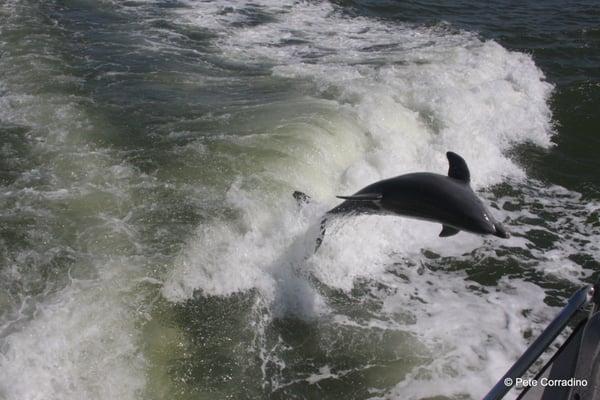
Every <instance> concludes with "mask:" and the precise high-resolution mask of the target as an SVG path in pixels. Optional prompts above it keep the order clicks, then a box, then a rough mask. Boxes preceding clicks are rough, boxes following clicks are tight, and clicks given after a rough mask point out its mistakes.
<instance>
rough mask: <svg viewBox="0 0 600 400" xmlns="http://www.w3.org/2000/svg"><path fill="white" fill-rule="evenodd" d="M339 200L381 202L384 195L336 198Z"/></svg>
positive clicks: (370, 194)
mask: <svg viewBox="0 0 600 400" xmlns="http://www.w3.org/2000/svg"><path fill="white" fill-rule="evenodd" d="M335 197H337V198H338V199H342V200H352V201H377V200H381V198H382V197H383V195H382V194H381V193H357V194H353V195H352V196H335Z"/></svg>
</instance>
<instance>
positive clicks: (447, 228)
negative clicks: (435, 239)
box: [440, 225, 459, 237]
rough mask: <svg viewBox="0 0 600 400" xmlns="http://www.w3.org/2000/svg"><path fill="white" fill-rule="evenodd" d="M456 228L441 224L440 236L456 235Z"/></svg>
mask: <svg viewBox="0 0 600 400" xmlns="http://www.w3.org/2000/svg"><path fill="white" fill-rule="evenodd" d="M458 232H459V231H458V229H456V228H453V227H451V226H448V225H442V231H441V232H440V237H448V236H452V235H456V234H457V233H458Z"/></svg>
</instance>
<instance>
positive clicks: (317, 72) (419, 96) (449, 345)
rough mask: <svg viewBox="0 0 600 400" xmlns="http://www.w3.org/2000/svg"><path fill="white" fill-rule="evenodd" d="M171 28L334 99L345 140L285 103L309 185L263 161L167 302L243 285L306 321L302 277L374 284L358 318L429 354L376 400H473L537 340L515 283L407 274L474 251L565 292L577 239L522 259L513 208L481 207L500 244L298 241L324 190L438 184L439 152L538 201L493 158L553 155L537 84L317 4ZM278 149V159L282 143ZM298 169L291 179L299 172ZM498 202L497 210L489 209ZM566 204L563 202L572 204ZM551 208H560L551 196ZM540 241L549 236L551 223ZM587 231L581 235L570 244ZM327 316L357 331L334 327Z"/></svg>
mask: <svg viewBox="0 0 600 400" xmlns="http://www.w3.org/2000/svg"><path fill="white" fill-rule="evenodd" d="M248 9H252V10H254V11H257V12H262V13H265V14H267V15H268V16H269V18H271V20H270V21H268V22H264V23H258V24H245V22H246V17H247V13H244V12H242V10H246V11H247V10H248ZM178 22H179V23H183V24H190V25H193V26H200V27H204V28H206V29H208V30H210V31H212V32H214V33H216V34H217V36H218V39H217V41H216V45H217V46H218V47H219V49H220V50H221V51H222V52H223V54H224V56H225V57H227V59H229V60H237V61H239V62H240V63H255V64H256V65H259V66H263V67H264V66H265V65H266V66H268V67H269V68H270V69H271V72H272V75H273V77H274V78H277V79H292V80H301V81H308V82H311V83H312V84H313V88H314V89H313V90H314V92H313V94H312V95H313V96H314V97H315V98H326V99H329V100H330V101H332V102H334V103H337V107H336V108H334V109H331V108H330V109H328V110H327V111H326V115H327V116H328V117H329V118H338V117H339V116H343V118H344V119H345V120H346V121H348V123H349V124H350V125H351V126H352V127H353V129H352V130H351V134H347V132H348V131H347V127H344V128H343V129H344V131H345V132H346V134H345V135H342V134H341V132H340V130H339V127H336V126H335V125H333V126H329V127H328V128H327V130H326V131H325V132H323V130H319V128H318V127H317V124H316V123H315V121H317V119H318V118H316V117H315V115H314V114H311V115H308V116H305V114H303V109H302V107H298V109H297V113H298V115H299V116H302V117H303V118H304V121H305V123H304V125H303V126H302V129H303V130H304V132H303V133H302V135H305V136H308V137H310V138H311V139H312V137H313V136H314V137H315V140H318V142H317V143H319V144H321V143H322V144H323V147H324V149H325V151H323V152H322V153H315V152H313V151H311V150H310V148H309V147H306V149H307V150H306V151H305V153H304V154H302V150H301V149H302V147H300V150H299V152H296V153H295V160H294V162H298V158H300V161H303V160H302V157H305V159H306V161H304V162H305V163H306V164H317V165H318V164H323V165H326V167H324V168H321V170H320V171H319V175H320V176H318V178H317V177H316V178H315V179H311V180H308V181H307V180H306V179H305V180H301V179H299V178H298V175H302V174H298V172H297V171H293V172H290V169H289V168H285V167H280V164H273V166H274V167H273V168H271V169H270V170H269V171H268V172H265V174H264V175H262V176H261V177H259V178H257V177H256V176H253V177H245V178H242V179H241V182H240V181H238V182H237V183H236V184H235V185H234V186H233V187H232V190H231V191H230V193H229V196H228V204H229V206H230V207H232V208H233V209H235V210H237V212H239V213H240V218H239V219H238V220H237V222H236V223H231V222H228V221H221V220H219V221H217V222H215V223H212V224H210V223H209V224H207V225H203V226H202V227H200V229H199V230H198V235H197V236H196V237H194V238H193V239H192V240H190V242H189V244H188V247H187V248H186V249H185V250H184V252H183V254H182V256H181V258H180V260H179V262H178V263H177V264H178V265H176V268H175V269H174V270H173V273H172V275H171V276H170V278H169V280H168V281H167V282H166V283H165V286H164V287H163V293H164V295H165V296H166V297H167V298H169V299H171V300H173V301H180V300H183V299H187V298H190V297H191V296H192V294H193V293H194V291H196V290H201V291H202V292H203V293H205V294H210V295H229V294H231V293H234V292H236V291H243V290H248V289H250V288H256V289H259V291H261V293H262V294H263V296H265V297H266V298H267V299H270V301H271V302H272V303H271V304H272V307H273V308H276V307H277V305H278V304H279V301H281V299H282V298H281V297H280V296H277V295H276V293H278V291H281V289H282V288H283V289H285V293H286V294H289V295H292V296H293V297H296V296H294V295H293V293H295V292H297V293H300V295H301V296H314V298H315V299H318V303H319V304H323V305H320V306H319V307H318V310H319V311H318V313H317V314H319V315H322V313H333V311H332V310H331V309H329V308H328V307H327V306H326V303H327V299H325V298H323V297H322V295H321V294H319V293H318V292H317V291H316V290H311V289H310V288H309V287H308V286H303V285H302V284H301V281H302V279H303V276H304V275H305V274H310V275H311V276H313V277H315V278H316V279H317V280H318V281H319V282H321V283H323V284H325V285H327V286H328V287H331V288H335V289H339V290H342V291H345V292H350V291H351V290H352V289H353V288H354V287H355V285H356V284H357V282H359V281H361V280H365V279H366V280H368V281H375V282H380V283H383V284H386V285H389V286H390V287H392V288H395V291H394V293H395V294H394V295H386V296H383V299H382V301H383V304H384V306H383V308H382V311H381V313H382V314H381V318H382V320H381V321H380V322H377V321H373V324H374V325H373V327H375V326H377V327H378V329H381V328H383V329H398V330H408V331H410V332H413V333H414V334H415V335H416V336H417V337H419V338H420V340H421V341H422V342H423V343H425V344H426V345H427V346H428V348H429V349H430V350H431V352H432V353H433V354H435V355H436V356H435V359H434V360H433V361H432V362H431V363H429V364H426V365H424V366H419V367H416V368H415V370H414V371H412V372H411V373H410V374H409V375H408V376H407V377H406V378H405V379H404V380H402V381H401V382H400V383H399V384H398V385H397V386H396V387H395V388H393V389H391V390H390V391H388V392H386V393H384V395H383V396H384V397H386V398H388V397H390V398H407V399H408V398H411V399H412V398H422V397H430V396H438V395H444V396H460V395H467V396H469V397H472V398H478V397H481V396H482V395H483V394H484V393H485V392H486V390H487V389H488V388H489V387H490V386H491V385H492V384H493V383H494V382H495V379H497V378H498V377H499V376H501V374H502V373H503V372H504V370H505V369H506V368H508V366H509V365H510V363H511V362H512V360H514V359H515V358H516V357H517V356H518V354H519V353H520V352H521V351H522V350H523V349H524V348H525V346H526V344H527V342H528V340H527V339H524V337H525V336H526V335H527V334H529V333H531V332H533V334H536V333H537V332H539V331H540V329H541V327H542V326H543V324H544V323H546V322H548V321H549V319H550V318H551V316H552V313H553V312H555V311H556V310H555V309H553V308H551V307H548V306H547V305H545V303H544V298H545V294H544V291H543V290H542V289H541V288H539V287H538V286H536V285H535V284H533V283H529V282H526V281H524V280H522V279H515V278H509V277H504V278H502V279H501V280H500V282H499V283H498V285H497V287H485V286H482V285H480V284H477V283H475V282H473V281H472V280H470V278H469V276H468V275H465V274H464V273H462V272H460V273H457V272H452V271H445V270H438V271H434V270H429V269H427V268H425V269H424V271H425V272H423V270H422V269H421V268H418V267H417V266H418V265H419V263H422V262H426V260H425V259H424V257H423V254H422V249H427V250H428V251H431V252H433V253H436V254H439V255H442V256H443V257H456V258H458V259H460V258H461V257H462V258H464V259H466V260H469V259H470V257H469V254H475V252H478V253H480V254H485V255H486V257H497V258H498V259H499V260H502V259H503V258H502V257H503V256H499V255H498V256H497V255H496V253H495V249H496V248H498V247H499V246H500V245H502V246H505V248H521V249H523V250H524V251H529V252H531V254H532V255H531V259H538V260H539V262H537V263H536V265H535V266H534V267H533V268H536V269H538V270H540V271H542V272H543V273H544V274H549V275H550V276H553V277H554V278H558V279H566V280H570V281H572V282H574V283H580V282H581V280H582V279H583V278H584V277H585V276H586V275H587V272H585V271H584V270H583V269H582V267H581V266H580V265H579V264H577V263H575V262H572V261H568V262H565V261H564V259H565V257H566V256H567V255H569V254H572V253H576V252H578V251H581V246H580V245H579V244H578V243H577V241H576V240H570V239H568V240H566V241H565V242H563V243H554V247H553V248H554V250H552V251H547V249H542V248H540V249H537V248H535V246H533V245H532V243H531V242H530V240H529V239H527V236H526V234H527V232H528V229H529V228H528V227H527V225H525V226H523V225H522V224H521V223H519V222H518V219H519V218H521V217H524V216H527V215H529V216H530V217H538V218H539V214H538V211H537V210H536V209H535V207H533V208H532V207H531V203H527V202H525V203H524V204H523V206H522V207H521V209H519V210H517V211H508V210H497V209H494V210H493V213H494V214H495V215H496V216H497V217H498V218H499V219H500V220H506V221H507V223H508V224H509V229H514V231H515V233H516V235H515V236H514V237H512V238H511V239H509V240H507V241H503V242H501V243H500V242H499V240H498V239H495V238H491V239H490V238H481V237H478V236H474V235H469V234H464V233H461V234H459V235H457V236H455V237H452V238H445V239H444V240H438V239H437V235H438V233H439V229H440V227H439V226H438V225H435V224H430V223H427V222H420V221H413V220H407V219H395V218H382V217H373V216H362V217H356V218H353V219H351V220H345V221H341V220H340V221H335V222H334V223H332V224H331V225H330V226H329V227H328V232H327V235H326V237H325V241H324V243H323V245H322V246H321V248H320V249H319V251H318V252H317V253H316V254H312V249H311V246H310V239H311V238H314V235H315V233H316V232H315V229H316V224H317V223H318V221H319V216H320V215H321V213H322V212H323V211H324V210H326V209H327V208H329V207H331V206H333V205H334V204H335V200H334V198H333V196H334V195H335V194H347V193H352V192H354V191H356V190H357V189H360V188H361V187H363V186H365V185H366V184H368V183H371V182H372V181H375V180H378V179H382V178H385V177H390V176H394V175H398V174H401V173H405V172H411V171H422V170H424V171H432V172H439V173H444V172H445V171H446V169H447V161H446V159H445V152H446V151H447V150H453V151H456V152H458V153H459V154H461V155H463V156H464V157H465V159H466V160H467V162H468V163H469V165H470V166H471V173H472V180H473V186H474V187H475V188H476V189H483V188H486V187H489V186H490V185H493V184H497V183H500V182H503V181H506V180H508V181H509V182H510V184H511V185H513V186H515V187H517V188H518V187H521V188H522V189H523V190H525V191H528V189H527V187H528V185H532V186H533V188H532V189H531V190H530V191H528V192H527V195H526V196H535V195H536V194H538V195H539V194H540V191H542V192H543V191H544V190H545V189H544V188H543V186H541V185H539V184H538V183H535V182H532V181H529V180H528V179H527V177H526V176H525V173H524V171H523V170H522V169H521V167H520V166H519V165H517V164H516V163H515V162H514V160H513V159H511V158H510V157H509V156H508V154H507V153H508V151H509V150H510V149H512V148H513V147H514V146H515V145H518V144H522V143H526V142H530V143H533V144H535V145H538V146H542V147H549V146H551V145H552V143H551V137H552V134H553V128H552V122H551V112H550V109H549V106H548V99H549V96H550V94H551V91H552V86H551V85H550V84H549V83H547V82H546V81H545V78H544V75H543V73H542V72H541V71H540V70H539V68H537V67H536V65H535V64H534V62H533V60H532V59H531V57H530V56H529V55H526V54H522V53H518V52H511V51H508V50H506V49H505V48H503V47H502V46H500V45H499V44H497V43H496V42H494V41H483V40H481V39H479V38H478V37H476V36H475V35H473V34H471V33H468V32H456V31H450V30H449V29H448V28H447V27H444V26H440V27H433V28H424V27H416V26H412V25H405V26H402V25H400V24H397V23H394V24H388V23H386V22H382V21H376V20H373V19H368V18H360V17H358V18H357V17H350V16H345V15H343V14H342V13H341V12H339V10H337V9H336V8H335V7H334V6H332V5H330V4H327V3H303V2H299V3H298V2H295V3H289V4H288V3H286V4H283V3H281V2H270V1H259V2H255V1H253V2H252V3H250V2H225V1H224V2H219V3H211V4H210V5H208V4H205V3H194V2H189V8H188V9H186V10H185V12H183V13H181V14H180V16H179V19H178ZM315 101H321V100H317V99H315ZM311 116H312V117H313V119H311ZM319 117H320V116H319ZM284 129H285V127H284ZM273 131H275V129H273ZM280 131H281V130H278V131H277V132H280ZM316 131H317V132H318V135H315V134H314V133H315V132H316ZM268 133H269V132H266V134H268ZM323 133H326V135H325V137H326V138H330V137H332V138H335V139H336V140H337V143H336V144H335V145H333V146H332V145H331V144H329V143H327V141H326V140H321V137H322V135H323ZM267 136H268V135H267ZM340 140H342V141H340ZM347 140H351V141H352V143H353V144H352V148H353V149H354V150H353V151H352V152H350V153H345V157H342V158H340V159H339V162H338V163H335V164H331V163H329V160H330V158H331V157H338V154H339V153H337V152H336V147H337V146H340V147H343V146H345V145H346V143H347V142H346V141H347ZM303 145H304V144H303ZM279 149H282V150H284V151H285V145H284V146H283V147H279ZM315 157H317V159H315ZM309 159H310V161H308V160H309ZM297 165H301V166H300V167H299V169H300V171H301V172H306V170H304V169H302V168H304V167H303V166H302V165H303V164H302V163H300V164H297ZM261 179H265V180H268V179H275V180H277V181H278V182H286V184H288V185H292V186H293V185H294V184H298V183H302V184H303V185H302V186H297V188H298V189H302V190H307V191H308V192H309V193H313V194H316V197H317V199H318V200H319V201H318V202H317V203H316V204H313V205H311V206H310V207H307V208H304V209H302V210H301V211H297V209H296V207H295V205H294V203H293V202H292V201H291V199H289V198H288V197H287V196H288V194H287V193H286V192H285V190H288V186H287V185H286V187H285V188H284V189H285V190H283V189H282V190H279V191H278V190H277V189H275V192H276V194H275V195H273V194H272V193H271V196H270V197H269V198H265V196H264V195H263V194H261V190H263V188H264V185H260V184H259V185H254V184H253V183H251V182H256V180H258V181H260V180H261ZM519 190H521V189H519ZM543 195H545V196H548V198H549V199H551V198H552V196H553V195H551V194H549V193H547V192H544V193H543ZM487 196H489V194H488V195H487ZM504 201H508V199H504V200H501V201H500V202H499V204H500V205H501V206H502V204H504ZM547 201H550V202H552V200H547ZM569 202H570V204H571V205H574V204H576V200H569ZM553 204H555V205H556V206H557V207H558V208H561V206H562V207H563V209H561V210H562V211H563V212H564V206H565V203H564V199H562V200H558V201H557V202H556V203H553ZM575 219H576V222H575V221H570V222H571V223H572V224H575V225H578V224H581V223H582V220H581V218H580V217H577V218H575ZM513 223H514V224H515V225H514V226H512V224H513ZM550 229H551V230H555V229H558V230H560V228H559V226H558V225H552V227H550ZM305 232H308V233H305ZM589 234H591V232H590V231H589V230H586V231H585V232H584V233H582V238H583V237H585V236H586V235H589ZM580 239H581V238H580ZM290 249H293V250H290ZM594 254H598V253H597V251H595V252H594ZM531 259H528V260H525V259H524V260H520V259H519V260H518V261H517V262H521V261H527V262H531ZM406 260H409V262H407V261H406ZM506 261H507V262H508V261H510V260H508V259H506ZM471 262H472V263H477V262H479V261H477V260H471ZM482 268H486V267H482ZM282 271H285V272H282ZM418 271H419V272H418ZM399 274H402V275H403V276H405V277H406V276H408V277H409V278H408V281H404V280H402V279H399V278H398V276H399ZM282 279H283V280H284V281H285V280H288V279H289V282H287V283H285V282H282ZM299 288H303V289H302V290H300V289H299ZM305 289H306V290H305ZM304 303H305V305H303V304H301V303H297V304H296V305H295V306H293V307H288V308H287V309H285V310H284V311H285V312H293V313H299V310H298V308H300V309H302V307H306V309H305V310H304V313H302V312H300V314H308V315H316V314H315V313H314V312H313V311H314V304H313V302H311V301H308V300H304ZM311 310H313V311H311ZM406 313H409V314H411V315H412V316H413V319H414V320H415V321H416V324H414V325H406V324H404V323H402V322H401V321H396V323H392V324H389V318H388V319H386V316H390V315H392V316H394V315H399V314H403V315H404V314H406ZM525 314H527V316H525ZM331 318H332V321H338V322H339V321H345V322H343V323H356V322H351V321H350V322H349V320H348V317H346V316H340V315H332V316H331ZM393 318H394V317H392V319H393ZM384 320H386V321H388V322H384ZM340 323H342V322H340ZM337 372H339V371H337ZM330 375H332V370H331V369H330V366H325V367H321V369H320V370H318V371H316V372H315V375H314V377H316V376H318V377H319V379H329V378H330V377H331V376H330ZM333 375H335V374H333ZM308 379H309V380H310V379H313V378H312V376H311V377H309V378H308ZM315 379H316V378H315Z"/></svg>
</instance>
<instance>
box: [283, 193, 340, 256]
mask: <svg viewBox="0 0 600 400" xmlns="http://www.w3.org/2000/svg"><path fill="white" fill-rule="evenodd" d="M292 196H294V199H296V203H297V204H298V206H303V205H305V204H308V203H310V202H311V200H312V198H311V197H310V196H309V195H307V194H306V193H304V192H300V191H299V190H296V191H295V192H294V193H293V194H292ZM342 204H343V203H342ZM337 208H339V206H338V207H336V208H334V209H332V210H330V211H328V212H326V213H325V215H324V216H323V218H322V219H321V224H320V226H319V236H317V239H316V240H315V253H316V252H317V250H319V247H321V243H323V238H324V237H325V232H326V230H327V220H328V219H329V217H330V214H338V213H341V212H343V211H345V210H336V209H337Z"/></svg>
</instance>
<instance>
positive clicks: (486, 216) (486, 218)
mask: <svg viewBox="0 0 600 400" xmlns="http://www.w3.org/2000/svg"><path fill="white" fill-rule="evenodd" d="M483 218H485V220H486V221H487V222H491V221H490V217H488V215H487V214H483Z"/></svg>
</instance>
